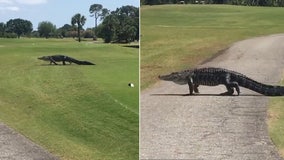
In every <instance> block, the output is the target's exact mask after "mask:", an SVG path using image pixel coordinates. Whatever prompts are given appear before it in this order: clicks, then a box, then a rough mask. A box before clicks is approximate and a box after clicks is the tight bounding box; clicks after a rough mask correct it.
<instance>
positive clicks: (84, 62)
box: [67, 57, 95, 65]
mask: <svg viewBox="0 0 284 160" xmlns="http://www.w3.org/2000/svg"><path fill="white" fill-rule="evenodd" d="M67 61H70V62H72V63H75V64H78V65H95V64H94V63H91V62H88V61H79V60H77V59H74V58H71V57H68V58H67Z"/></svg>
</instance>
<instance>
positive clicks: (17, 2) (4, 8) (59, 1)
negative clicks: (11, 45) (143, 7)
mask: <svg viewBox="0 0 284 160" xmlns="http://www.w3.org/2000/svg"><path fill="white" fill-rule="evenodd" d="M92 4H101V5H103V7H104V8H107V9H109V10H111V11H113V10H115V9H116V8H119V7H121V6H125V5H132V6H135V7H139V5H140V0H0V22H4V23H6V22H7V21H8V20H10V19H15V18H21V19H25V20H29V21H31V22H32V23H33V27H34V30H37V27H38V23H39V22H42V21H50V22H52V23H53V24H55V25H56V27H57V28H59V27H62V26H63V25H64V24H70V23H71V17H72V16H73V15H75V14H76V13H81V14H82V15H84V16H85V17H86V18H87V21H86V24H85V25H84V28H90V27H94V19H93V18H92V17H90V13H89V8H90V5H92Z"/></svg>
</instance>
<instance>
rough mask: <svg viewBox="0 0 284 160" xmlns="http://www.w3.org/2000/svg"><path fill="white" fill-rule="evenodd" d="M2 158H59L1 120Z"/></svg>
mask: <svg viewBox="0 0 284 160" xmlns="http://www.w3.org/2000/svg"><path fill="white" fill-rule="evenodd" d="M0 160H58V158H57V157H55V156H53V155H51V154H50V153H48V152H47V151H46V150H45V149H43V148H42V147H40V146H39V145H37V144H35V143H34V142H32V141H31V140H29V139H27V138H26V137H24V136H23V135H20V134H19V133H17V132H16V131H14V130H13V129H11V128H9V127H8V126H6V125H5V124H3V123H1V122H0Z"/></svg>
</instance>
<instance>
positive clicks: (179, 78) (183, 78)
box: [159, 72, 188, 85]
mask: <svg viewBox="0 0 284 160" xmlns="http://www.w3.org/2000/svg"><path fill="white" fill-rule="evenodd" d="M159 79H160V80H164V81H172V82H174V83H176V84H180V85H184V84H187V83H188V78H187V75H185V74H184V73H182V72H173V73H171V74H168V75H160V76H159Z"/></svg>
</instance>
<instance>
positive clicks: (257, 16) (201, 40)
mask: <svg viewBox="0 0 284 160" xmlns="http://www.w3.org/2000/svg"><path fill="white" fill-rule="evenodd" d="M282 17H284V8H275V7H269V8H268V7H247V6H231V5H159V6H142V7H141V34H142V37H141V86H142V89H143V88H146V87H148V86H149V85H151V84H153V83H154V82H156V81H157V76H158V75H159V74H164V73H169V72H171V71H176V70H180V69H184V68H190V67H194V66H196V65H197V64H199V63H201V62H203V61H204V60H206V59H208V58H210V57H212V56H213V55H214V54H216V53H217V52H218V51H220V50H222V49H224V48H227V47H228V46H229V45H230V44H232V43H233V42H236V41H239V40H242V39H246V38H249V37H255V36H260V35H267V34H273V33H281V32H283V31H284V30H283V28H284V21H283V18H282Z"/></svg>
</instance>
